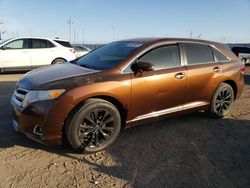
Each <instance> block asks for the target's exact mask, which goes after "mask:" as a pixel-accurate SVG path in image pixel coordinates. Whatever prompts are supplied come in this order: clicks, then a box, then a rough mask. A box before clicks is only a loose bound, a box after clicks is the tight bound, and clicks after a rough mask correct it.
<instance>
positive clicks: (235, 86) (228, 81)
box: [222, 80, 238, 100]
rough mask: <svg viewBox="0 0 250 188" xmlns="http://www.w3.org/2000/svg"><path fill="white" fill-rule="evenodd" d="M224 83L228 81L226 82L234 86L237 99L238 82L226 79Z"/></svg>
mask: <svg viewBox="0 0 250 188" xmlns="http://www.w3.org/2000/svg"><path fill="white" fill-rule="evenodd" d="M222 83H226V84H228V85H230V86H231V87H232V88H233V91H234V100H235V99H236V97H237V92H238V88H237V84H236V82H235V81H233V80H224V81H223V82H222Z"/></svg>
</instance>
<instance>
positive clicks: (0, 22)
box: [0, 19, 4, 40]
mask: <svg viewBox="0 0 250 188" xmlns="http://www.w3.org/2000/svg"><path fill="white" fill-rule="evenodd" d="M1 24H3V20H2V19H0V25H1ZM3 33H4V32H3ZM3 33H2V31H1V30H0V40H2V34H3Z"/></svg>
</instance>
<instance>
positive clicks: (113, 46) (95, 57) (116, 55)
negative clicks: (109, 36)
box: [75, 41, 143, 70]
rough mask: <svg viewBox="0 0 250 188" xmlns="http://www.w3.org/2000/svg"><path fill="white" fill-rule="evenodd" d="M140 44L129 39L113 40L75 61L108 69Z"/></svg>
mask: <svg viewBox="0 0 250 188" xmlns="http://www.w3.org/2000/svg"><path fill="white" fill-rule="evenodd" d="M142 45H143V44H142V43H139V42H131V41H118V42H113V43H110V44H107V45H105V46H102V47H100V48H97V49H96V50H94V51H92V52H90V53H89V54H87V55H85V56H83V57H81V58H80V59H77V60H76V61H75V63H76V64H77V65H80V66H84V67H88V68H93V69H97V70H105V69H109V68H112V67H115V66H116V65H118V64H120V63H121V62H122V60H124V59H125V58H127V57H128V56H129V55H130V54H132V53H134V52H135V51H136V50H137V49H138V48H139V47H141V46H142Z"/></svg>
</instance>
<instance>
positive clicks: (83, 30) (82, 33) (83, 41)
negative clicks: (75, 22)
mask: <svg viewBox="0 0 250 188" xmlns="http://www.w3.org/2000/svg"><path fill="white" fill-rule="evenodd" d="M84 37H85V36H84V29H83V30H82V44H84Z"/></svg>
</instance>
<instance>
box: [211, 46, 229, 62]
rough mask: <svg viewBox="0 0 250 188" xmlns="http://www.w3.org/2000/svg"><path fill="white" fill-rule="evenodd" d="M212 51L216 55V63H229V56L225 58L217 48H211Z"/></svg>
mask: <svg viewBox="0 0 250 188" xmlns="http://www.w3.org/2000/svg"><path fill="white" fill-rule="evenodd" d="M211 48H212V51H213V53H214V58H215V61H217V62H218V61H228V58H227V56H225V55H224V54H223V53H221V52H220V51H218V50H216V49H215V48H213V47H211Z"/></svg>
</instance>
